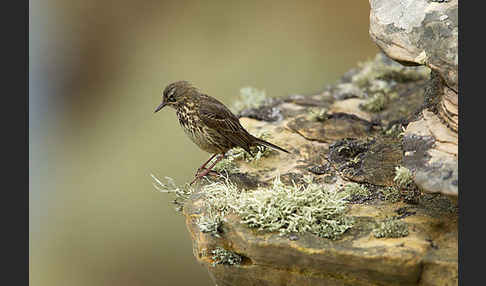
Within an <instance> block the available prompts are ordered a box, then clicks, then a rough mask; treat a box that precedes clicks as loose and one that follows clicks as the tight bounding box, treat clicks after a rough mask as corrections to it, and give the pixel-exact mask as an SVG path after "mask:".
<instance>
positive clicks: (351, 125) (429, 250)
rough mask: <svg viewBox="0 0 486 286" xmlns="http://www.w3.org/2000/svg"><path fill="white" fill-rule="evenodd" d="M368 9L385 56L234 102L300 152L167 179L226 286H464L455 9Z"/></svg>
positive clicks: (417, 4) (259, 156) (423, 2)
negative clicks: (323, 79) (177, 181)
mask: <svg viewBox="0 0 486 286" xmlns="http://www.w3.org/2000/svg"><path fill="white" fill-rule="evenodd" d="M370 5H371V16H370V34H371V37H372V39H373V40H374V41H375V42H376V43H377V44H378V46H379V47H380V48H381V49H382V50H383V52H384V53H385V54H386V55H387V56H386V55H385V54H383V53H380V54H378V55H377V56H376V58H375V59H374V60H372V61H368V62H365V63H360V64H359V65H358V67H357V68H354V69H352V70H350V71H349V72H347V73H346V74H345V75H344V76H343V77H342V79H341V80H340V81H339V82H338V83H336V84H334V85H331V86H328V87H327V88H326V89H325V90H324V91H323V92H322V93H320V94H316V95H311V96H301V95H292V96H288V97H285V98H279V99H270V98H265V96H264V94H262V93H261V92H258V93H255V92H254V90H251V89H247V90H245V93H248V94H249V95H248V96H249V97H248V98H247V100H244V101H242V102H240V104H238V105H235V106H237V107H238V108H237V113H238V114H239V115H240V116H241V118H240V121H241V123H242V125H243V126H244V127H245V128H246V129H247V130H248V131H250V132H251V133H252V134H255V135H257V136H265V139H266V140H268V141H270V142H272V143H275V144H277V145H279V146H282V147H284V148H285V149H287V150H289V151H290V152H291V154H284V153H278V152H276V151H270V150H268V149H258V150H255V152H254V153H255V154H256V156H255V157H249V156H248V155H247V154H246V153H245V152H244V151H242V150H238V149H235V150H232V151H231V152H230V153H228V154H227V158H225V159H223V160H222V161H221V162H219V163H218V165H217V166H216V169H217V170H218V171H219V172H220V174H221V175H220V176H218V177H211V178H209V179H207V180H204V181H200V182H199V185H198V186H196V187H188V186H187V185H186V186H184V187H178V186H175V185H174V184H173V182H172V183H171V184H169V185H171V187H167V186H164V185H163V183H161V182H160V181H157V183H158V184H159V185H160V186H162V187H163V188H166V189H167V190H166V191H170V192H174V193H176V195H177V199H176V200H175V202H176V204H177V206H178V208H179V209H182V211H183V214H184V215H185V218H186V225H187V228H188V230H189V233H190V235H191V238H192V240H193V251H194V255H195V257H196V258H197V260H198V261H199V262H200V263H201V264H203V265H204V266H206V267H207V269H208V272H209V274H210V276H211V277H212V279H213V280H214V282H215V283H216V285H220V286H221V285H422V286H425V285H458V244H457V243H458V229H457V213H458V209H457V196H458V181H457V178H458V164H457V155H458V149H457V145H458V136H457V128H458V112H457V110H458V100H457V99H458V88H457V87H458V76H457V67H458V61H457V34H458V28H457V25H458V24H457V0H450V1H432V0H401V1H398V0H370ZM253 99H258V104H255V102H256V101H255V100H253ZM235 112H236V110H235ZM169 189H171V190H169Z"/></svg>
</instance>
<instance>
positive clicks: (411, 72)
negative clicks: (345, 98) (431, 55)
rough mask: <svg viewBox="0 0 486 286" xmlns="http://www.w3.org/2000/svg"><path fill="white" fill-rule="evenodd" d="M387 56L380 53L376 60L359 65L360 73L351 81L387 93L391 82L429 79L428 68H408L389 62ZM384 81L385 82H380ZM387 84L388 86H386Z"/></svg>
mask: <svg viewBox="0 0 486 286" xmlns="http://www.w3.org/2000/svg"><path fill="white" fill-rule="evenodd" d="M385 57H386V56H385V55H383V54H382V53H378V54H377V55H376V57H375V59H374V60H369V61H366V62H361V63H358V66H359V67H360V68H361V69H360V71H359V72H358V73H357V74H355V75H353V77H352V79H351V81H352V82H353V83H354V84H356V85H358V86H360V87H362V88H363V87H367V88H369V87H371V89H372V90H373V91H377V90H378V89H379V90H381V91H384V92H386V91H387V90H389V89H388V88H389V85H390V83H389V81H394V82H407V81H417V80H422V79H428V78H429V76H430V69H429V68H427V67H406V66H403V65H401V64H399V63H397V62H393V61H387V60H386V59H385ZM377 80H383V81H384V82H378V83H376V82H375V81H377ZM385 83H387V84H385Z"/></svg>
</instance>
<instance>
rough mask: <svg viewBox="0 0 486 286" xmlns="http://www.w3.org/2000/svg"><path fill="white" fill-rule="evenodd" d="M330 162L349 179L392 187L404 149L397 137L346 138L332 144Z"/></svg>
mask: <svg viewBox="0 0 486 286" xmlns="http://www.w3.org/2000/svg"><path fill="white" fill-rule="evenodd" d="M329 161H330V162H331V163H332V164H333V166H334V168H335V169H336V170H338V172H339V173H340V174H341V176H343V177H344V178H346V179H348V180H351V181H355V182H361V183H370V184H374V185H379V186H393V185H394V182H393V178H394V176H395V167H396V166H398V165H400V164H401V161H402V149H401V146H400V143H399V142H398V140H397V139H390V138H373V139H368V140H359V139H344V140H339V141H337V142H335V143H333V144H332V145H331V146H329Z"/></svg>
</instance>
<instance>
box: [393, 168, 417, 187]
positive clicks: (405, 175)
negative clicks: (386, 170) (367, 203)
mask: <svg viewBox="0 0 486 286" xmlns="http://www.w3.org/2000/svg"><path fill="white" fill-rule="evenodd" d="M393 181H394V182H395V184H396V185H397V186H398V187H401V188H406V187H407V186H409V185H410V184H412V183H413V175H412V172H411V171H410V170H409V169H407V168H405V167H403V166H397V167H395V177H394V178H393Z"/></svg>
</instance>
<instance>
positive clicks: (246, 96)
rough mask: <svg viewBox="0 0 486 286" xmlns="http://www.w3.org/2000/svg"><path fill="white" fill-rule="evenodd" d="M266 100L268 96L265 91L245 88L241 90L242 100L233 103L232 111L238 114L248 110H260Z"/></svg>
mask: <svg viewBox="0 0 486 286" xmlns="http://www.w3.org/2000/svg"><path fill="white" fill-rule="evenodd" d="M266 99H267V95H266V93H265V91H264V90H259V89H256V88H254V87H243V88H241V89H240V99H239V100H237V101H235V102H234V103H233V106H232V107H231V111H233V112H234V113H235V114H238V113H239V112H241V111H243V110H245V109H248V108H258V107H260V106H261V105H262V104H263V103H264V102H265V100H266Z"/></svg>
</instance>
